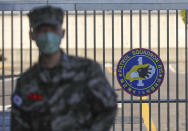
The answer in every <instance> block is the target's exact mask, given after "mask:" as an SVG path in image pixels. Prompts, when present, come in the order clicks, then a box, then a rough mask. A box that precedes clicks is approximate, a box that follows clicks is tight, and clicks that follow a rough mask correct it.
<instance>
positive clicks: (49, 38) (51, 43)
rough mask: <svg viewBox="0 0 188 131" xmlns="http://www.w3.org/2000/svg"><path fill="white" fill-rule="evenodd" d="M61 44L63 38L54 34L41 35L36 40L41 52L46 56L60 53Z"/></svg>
mask: <svg viewBox="0 0 188 131" xmlns="http://www.w3.org/2000/svg"><path fill="white" fill-rule="evenodd" d="M60 43H61V36H60V35H58V34H56V33H53V32H46V33H43V34H40V35H39V36H38V37H37V39H36V44H37V46H38V48H39V50H40V51H41V52H42V53H44V54H53V53H55V52H56V51H58V49H59V46H60Z"/></svg>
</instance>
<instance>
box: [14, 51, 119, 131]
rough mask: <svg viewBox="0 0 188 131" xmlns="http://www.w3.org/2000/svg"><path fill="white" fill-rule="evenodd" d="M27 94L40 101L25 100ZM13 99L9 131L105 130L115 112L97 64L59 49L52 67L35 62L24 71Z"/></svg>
mask: <svg viewBox="0 0 188 131" xmlns="http://www.w3.org/2000/svg"><path fill="white" fill-rule="evenodd" d="M31 93H34V94H41V96H42V100H33V99H29V97H28V96H29V94H31ZM14 96H16V97H18V98H19V99H18V101H20V100H21V104H20V102H15V103H14V102H13V103H12V120H11V124H12V125H11V129H12V131H41V130H45V131H108V130H109V129H110V127H111V125H112V123H113V122H114V118H115V115H116V110H117V104H116V97H117V96H116V94H115V92H114V90H113V89H112V88H111V86H110V84H109V83H108V81H107V79H106V78H105V75H104V73H103V72H102V70H101V67H100V65H99V64H98V63H97V62H93V61H92V60H90V59H84V58H81V57H75V56H70V55H66V54H65V53H64V51H63V50H62V59H61V62H60V63H59V64H58V65H57V66H55V67H54V68H51V69H46V68H44V67H42V65H41V64H40V59H39V63H37V64H35V65H34V66H33V67H32V68H31V69H29V70H28V71H26V72H25V73H24V74H23V75H22V76H21V77H20V78H19V79H18V80H17V86H16V89H15V92H14V94H13V96H12V99H13V98H14ZM14 101H15V100H14ZM18 103H19V104H18Z"/></svg>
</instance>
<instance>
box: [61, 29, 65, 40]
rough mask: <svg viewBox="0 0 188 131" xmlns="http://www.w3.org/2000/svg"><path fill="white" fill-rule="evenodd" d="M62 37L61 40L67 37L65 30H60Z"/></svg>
mask: <svg viewBox="0 0 188 131" xmlns="http://www.w3.org/2000/svg"><path fill="white" fill-rule="evenodd" d="M60 35H61V38H63V37H64V35H65V29H60Z"/></svg>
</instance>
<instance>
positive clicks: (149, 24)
mask: <svg viewBox="0 0 188 131" xmlns="http://www.w3.org/2000/svg"><path fill="white" fill-rule="evenodd" d="M148 26H149V27H148V32H149V33H148V35H149V37H148V47H149V49H151V10H148ZM149 131H151V95H149Z"/></svg>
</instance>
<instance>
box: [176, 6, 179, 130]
mask: <svg viewBox="0 0 188 131" xmlns="http://www.w3.org/2000/svg"><path fill="white" fill-rule="evenodd" d="M178 48H179V47H178V10H176V100H177V101H176V131H179V103H178V99H179V77H178V75H179V63H178V53H179V52H178Z"/></svg>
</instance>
